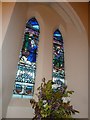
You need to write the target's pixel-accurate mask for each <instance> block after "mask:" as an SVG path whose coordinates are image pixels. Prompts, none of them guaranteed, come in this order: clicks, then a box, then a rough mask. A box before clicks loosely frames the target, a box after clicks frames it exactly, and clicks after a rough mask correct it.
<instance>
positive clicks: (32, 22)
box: [26, 17, 40, 31]
mask: <svg viewBox="0 0 90 120" xmlns="http://www.w3.org/2000/svg"><path fill="white" fill-rule="evenodd" d="M26 27H29V28H32V29H34V30H36V31H37V30H38V31H40V26H39V23H38V21H37V20H36V18H35V17H33V18H31V19H30V20H28V21H27V23H26Z"/></svg>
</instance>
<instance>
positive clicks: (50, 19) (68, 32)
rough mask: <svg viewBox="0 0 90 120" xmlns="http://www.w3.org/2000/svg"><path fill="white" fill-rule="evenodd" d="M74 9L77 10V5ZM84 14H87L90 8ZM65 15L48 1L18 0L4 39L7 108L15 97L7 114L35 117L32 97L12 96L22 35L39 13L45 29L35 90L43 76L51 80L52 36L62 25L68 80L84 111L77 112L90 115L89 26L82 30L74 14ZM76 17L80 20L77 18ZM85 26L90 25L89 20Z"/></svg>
mask: <svg viewBox="0 0 90 120" xmlns="http://www.w3.org/2000/svg"><path fill="white" fill-rule="evenodd" d="M23 7H26V8H28V9H26V8H25V10H24V9H22V8H23ZM74 7H75V6H74ZM79 7H80V5H79ZM74 9H76V11H77V8H76V7H75V8H74ZM78 9H79V8H78ZM7 14H8V13H7ZM68 14H69V13H68ZM83 14H84V16H86V12H84V13H83ZM62 15H63V18H62V17H61V16H60V15H59V14H58V13H57V12H56V11H55V10H54V9H53V8H52V7H51V6H49V5H48V4H41V3H38V4H33V3H32V4H31V3H28V6H27V4H25V3H24V6H23V5H22V4H21V3H16V5H15V8H14V12H13V14H12V17H11V20H10V23H9V26H8V29H7V32H6V35H5V39H4V43H3V55H4V56H3V71H4V73H3V88H4V89H3V100H4V102H3V108H4V109H6V106H8V103H9V101H10V100H11V101H10V103H9V106H8V111H7V116H6V117H7V118H12V117H13V118H22V117H23V118H30V117H33V110H32V109H31V106H29V105H30V104H29V100H25V99H24V100H22V99H13V98H12V99H11V95H12V89H13V83H14V80H15V73H16V66H17V62H18V55H19V50H20V47H21V45H22V42H21V39H22V37H21V36H22V34H23V31H24V26H25V22H26V21H27V20H28V19H30V18H31V17H32V16H35V17H36V19H37V20H38V22H39V24H40V30H41V31H40V42H39V51H38V54H39V55H38V60H37V75H36V82H35V93H36V92H37V91H36V89H37V87H38V86H39V85H40V83H41V80H42V78H43V77H45V78H46V79H47V80H49V79H51V78H52V69H51V68H52V46H53V44H52V40H53V39H52V37H53V32H54V30H55V29H56V28H57V27H59V28H60V30H61V32H62V35H63V39H64V49H65V73H66V81H67V84H68V89H70V90H74V91H75V93H74V95H73V96H72V99H71V101H72V104H73V105H74V107H75V109H78V110H79V111H80V114H77V115H76V116H74V117H77V118H87V117H88V38H87V33H86V31H85V29H82V27H83V26H81V28H80V30H79V29H78V28H77V27H76V26H75V24H73V23H72V21H71V19H72V18H70V17H72V16H69V18H68V21H66V18H67V17H68V16H65V14H63V12H62ZM75 17H76V16H75ZM74 19H75V20H77V19H76V18H74ZM80 19H81V20H82V21H84V19H83V17H80ZM85 19H86V18H85ZM86 21H87V19H86ZM76 23H77V24H79V23H78V21H76ZM82 23H83V22H82ZM84 26H85V28H86V29H87V26H86V25H85V24H84ZM16 41H18V42H16ZM7 71H8V72H7ZM8 88H9V89H8ZM7 90H8V92H7ZM9 96H10V97H9ZM34 97H35V96H34ZM77 101H78V102H77ZM29 111H30V112H29ZM4 113H5V111H4ZM13 113H14V114H13Z"/></svg>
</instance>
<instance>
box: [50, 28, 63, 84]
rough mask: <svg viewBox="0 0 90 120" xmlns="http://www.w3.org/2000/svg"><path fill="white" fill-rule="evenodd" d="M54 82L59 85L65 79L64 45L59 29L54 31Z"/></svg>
mask: <svg viewBox="0 0 90 120" xmlns="http://www.w3.org/2000/svg"><path fill="white" fill-rule="evenodd" d="M52 77H53V82H54V83H55V84H58V85H62V84H63V83H64V80H65V70H64V46H63V38H62V35H61V33H60V31H59V29H56V31H55V32H54V33H53V74H52Z"/></svg>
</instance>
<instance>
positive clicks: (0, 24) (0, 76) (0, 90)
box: [0, 2, 2, 119]
mask: <svg viewBox="0 0 90 120" xmlns="http://www.w3.org/2000/svg"><path fill="white" fill-rule="evenodd" d="M1 117H2V3H1V2H0V119H1Z"/></svg>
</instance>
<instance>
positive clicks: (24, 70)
mask: <svg viewBox="0 0 90 120" xmlns="http://www.w3.org/2000/svg"><path fill="white" fill-rule="evenodd" d="M39 33H40V27H39V24H38V22H37V20H36V19H35V17H33V18H31V19H30V20H29V21H27V23H26V27H25V31H24V37H23V46H22V49H21V51H20V56H19V62H18V67H17V69H18V70H17V74H16V80H15V85H14V90H13V96H14V97H20V98H31V97H32V96H33V93H34V84H35V77H36V61H37V55H38V43H39Z"/></svg>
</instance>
